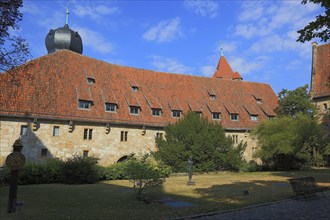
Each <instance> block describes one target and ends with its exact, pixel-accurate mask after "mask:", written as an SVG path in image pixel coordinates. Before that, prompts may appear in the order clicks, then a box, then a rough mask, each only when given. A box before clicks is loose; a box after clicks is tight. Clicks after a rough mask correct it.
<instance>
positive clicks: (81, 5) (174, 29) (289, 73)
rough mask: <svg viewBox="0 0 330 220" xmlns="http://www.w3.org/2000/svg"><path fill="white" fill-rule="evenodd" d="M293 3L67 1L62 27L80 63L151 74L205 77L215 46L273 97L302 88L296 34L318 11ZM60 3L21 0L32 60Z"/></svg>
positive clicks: (306, 67)
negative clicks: (77, 43)
mask: <svg viewBox="0 0 330 220" xmlns="http://www.w3.org/2000/svg"><path fill="white" fill-rule="evenodd" d="M300 2H301V1H300V0H299V1H295V0H291V1H179V0H176V1H174V0H172V1H171V0H168V1H156V0H155V1H152V0H149V1H137V0H136V1H133V0H131V1H128V0H118V1H105V0H103V1H102V0H100V1H99V0H94V1H93V0H82V1H79V0H72V1H71V0H70V1H69V9H70V15H69V26H70V28H71V29H73V30H75V31H78V33H79V34H80V35H81V36H82V39H83V47H84V49H83V50H84V51H83V54H84V55H85V56H88V57H92V58H95V59H99V60H103V61H106V62H109V63H115V64H119V65H124V66H131V67H137V68H143V69H151V70H156V71H164V72H172V73H181V74H189V75H197V76H205V77H211V76H212V75H213V73H214V71H215V68H216V66H217V63H218V60H219V58H220V45H222V47H223V53H224V55H225V57H226V58H227V60H228V62H229V64H230V65H231V67H232V68H233V70H234V71H238V72H239V73H240V74H241V75H242V77H243V78H244V80H245V81H254V82H264V83H269V84H270V85H271V86H272V88H273V89H274V91H275V92H276V94H277V93H278V92H279V91H281V89H283V88H285V89H290V90H292V89H295V88H297V87H298V86H303V85H305V84H309V83H310V73H311V42H306V43H304V44H302V43H297V42H296V38H297V33H296V32H297V30H299V29H301V28H302V27H304V26H305V25H306V24H307V23H308V22H309V21H311V20H314V18H315V16H316V15H318V14H320V13H323V12H324V10H323V9H322V8H320V7H319V6H318V5H315V4H307V5H301V4H300ZM66 7H67V0H63V1H56V0H24V6H23V8H22V9H21V11H22V13H23V20H22V21H21V22H20V26H21V30H20V31H19V34H20V35H21V36H23V37H24V38H25V39H27V40H28V42H29V44H30V46H31V53H32V56H33V58H38V57H40V56H43V55H46V54H47V50H46V48H45V44H44V40H45V36H46V34H47V33H48V32H49V30H50V29H56V28H58V27H62V26H63V25H64V24H65V11H66Z"/></svg>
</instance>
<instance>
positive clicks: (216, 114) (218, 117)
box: [212, 112, 220, 120]
mask: <svg viewBox="0 0 330 220" xmlns="http://www.w3.org/2000/svg"><path fill="white" fill-rule="evenodd" d="M212 119H213V120H220V113H219V112H212Z"/></svg>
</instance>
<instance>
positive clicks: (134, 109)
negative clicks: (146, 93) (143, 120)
mask: <svg viewBox="0 0 330 220" xmlns="http://www.w3.org/2000/svg"><path fill="white" fill-rule="evenodd" d="M139 110H140V107H137V106H130V107H129V113H130V114H133V115H138V114H139Z"/></svg>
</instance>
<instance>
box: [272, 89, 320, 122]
mask: <svg viewBox="0 0 330 220" xmlns="http://www.w3.org/2000/svg"><path fill="white" fill-rule="evenodd" d="M278 99H279V101H278V104H279V106H278V107H277V108H276V110H275V111H276V113H277V114H278V115H290V116H295V115H297V114H298V113H304V114H307V115H313V114H314V112H315V106H314V105H313V104H312V103H311V101H310V98H309V94H308V85H307V84H306V85H305V86H302V87H298V88H297V89H295V90H292V91H289V90H286V89H282V91H281V92H279V93H278Z"/></svg>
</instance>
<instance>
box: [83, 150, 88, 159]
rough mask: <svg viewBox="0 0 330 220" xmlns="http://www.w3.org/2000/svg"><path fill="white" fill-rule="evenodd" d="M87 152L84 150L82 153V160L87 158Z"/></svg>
mask: <svg viewBox="0 0 330 220" xmlns="http://www.w3.org/2000/svg"><path fill="white" fill-rule="evenodd" d="M88 153H89V150H84V151H83V158H86V157H88Z"/></svg>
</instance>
